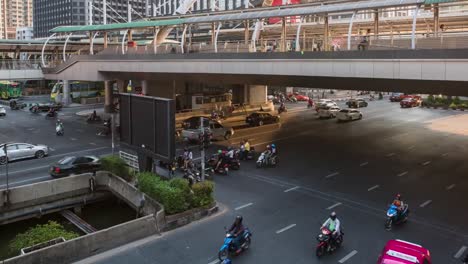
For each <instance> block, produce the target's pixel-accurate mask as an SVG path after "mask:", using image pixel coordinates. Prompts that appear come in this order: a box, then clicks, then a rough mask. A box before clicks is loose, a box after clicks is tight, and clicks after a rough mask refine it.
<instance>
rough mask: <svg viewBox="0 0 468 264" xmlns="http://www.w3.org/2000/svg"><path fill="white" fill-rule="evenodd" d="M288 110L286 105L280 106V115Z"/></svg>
mask: <svg viewBox="0 0 468 264" xmlns="http://www.w3.org/2000/svg"><path fill="white" fill-rule="evenodd" d="M287 111H288V109H286V107H280V108H278V115H281V113H283V112H287Z"/></svg>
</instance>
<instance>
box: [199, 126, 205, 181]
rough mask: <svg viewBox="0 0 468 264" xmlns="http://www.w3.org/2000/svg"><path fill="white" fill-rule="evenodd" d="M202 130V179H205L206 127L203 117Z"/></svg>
mask: <svg viewBox="0 0 468 264" xmlns="http://www.w3.org/2000/svg"><path fill="white" fill-rule="evenodd" d="M200 130H201V135H202V136H201V140H202V144H201V146H202V149H201V172H200V173H201V180H202V181H205V144H206V142H205V128H204V127H203V117H200Z"/></svg>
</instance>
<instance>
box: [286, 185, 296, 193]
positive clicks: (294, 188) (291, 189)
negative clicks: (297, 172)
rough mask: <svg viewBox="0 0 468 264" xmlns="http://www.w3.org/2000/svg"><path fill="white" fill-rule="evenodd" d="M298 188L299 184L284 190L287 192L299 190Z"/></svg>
mask: <svg viewBox="0 0 468 264" xmlns="http://www.w3.org/2000/svg"><path fill="white" fill-rule="evenodd" d="M297 189H299V186H296V187H292V188H289V189H287V190H284V192H285V193H287V192H290V191H294V190H297Z"/></svg>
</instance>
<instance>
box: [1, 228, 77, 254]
mask: <svg viewBox="0 0 468 264" xmlns="http://www.w3.org/2000/svg"><path fill="white" fill-rule="evenodd" d="M78 236H79V235H78V234H77V233H75V232H69V231H67V230H65V228H64V227H63V226H62V225H61V224H59V223H57V222H55V221H49V222H47V224H44V225H36V226H35V227H31V228H30V229H28V230H27V231H26V232H24V233H21V234H18V235H16V237H15V238H14V239H13V240H12V241H10V244H9V245H8V247H9V248H10V251H11V253H14V254H19V253H20V252H21V249H22V248H26V247H30V246H34V245H36V244H40V243H43V242H47V241H49V240H52V239H55V238H59V237H63V238H64V239H65V240H69V239H72V238H76V237H78Z"/></svg>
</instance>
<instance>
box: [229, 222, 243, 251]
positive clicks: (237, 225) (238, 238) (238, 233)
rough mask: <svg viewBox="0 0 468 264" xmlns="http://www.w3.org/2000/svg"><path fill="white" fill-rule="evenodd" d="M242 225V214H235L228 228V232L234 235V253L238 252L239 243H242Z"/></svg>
mask: <svg viewBox="0 0 468 264" xmlns="http://www.w3.org/2000/svg"><path fill="white" fill-rule="evenodd" d="M244 230H245V228H244V225H243V224H242V216H240V215H238V216H236V219H235V220H234V223H232V225H231V228H229V230H228V232H229V233H230V234H231V235H233V236H234V240H233V243H234V246H235V248H236V249H237V252H236V253H239V252H240V250H241V247H240V246H241V243H242V234H243V233H244Z"/></svg>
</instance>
